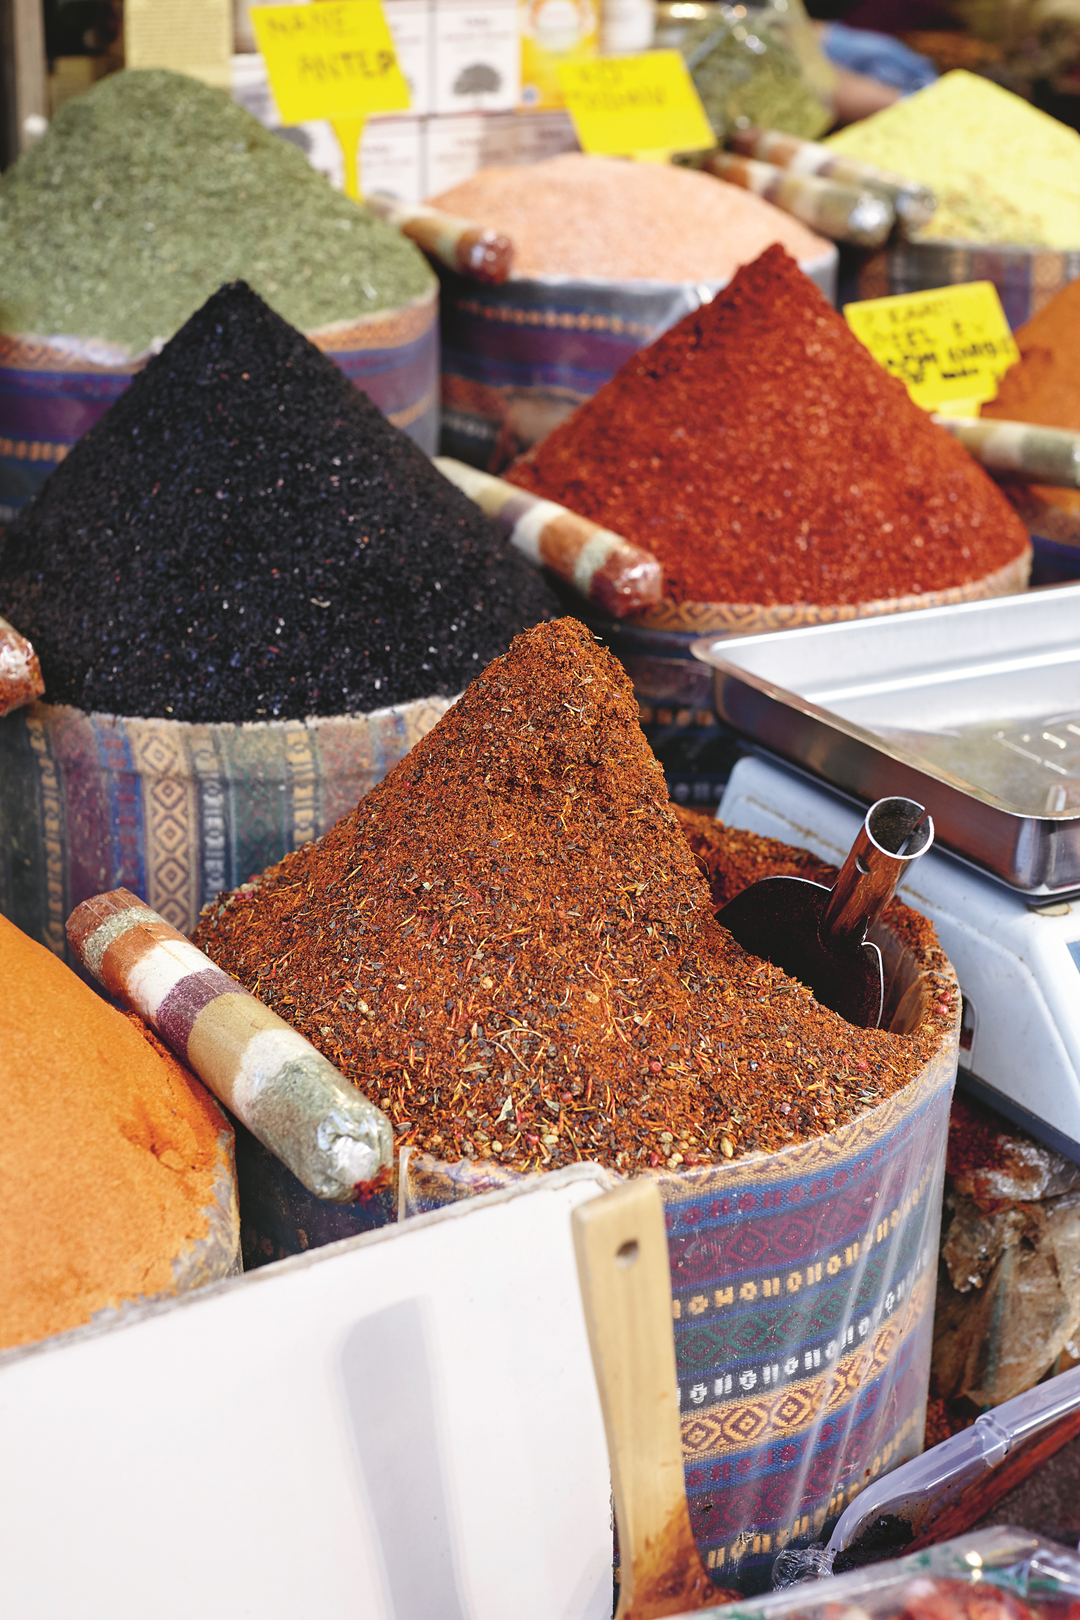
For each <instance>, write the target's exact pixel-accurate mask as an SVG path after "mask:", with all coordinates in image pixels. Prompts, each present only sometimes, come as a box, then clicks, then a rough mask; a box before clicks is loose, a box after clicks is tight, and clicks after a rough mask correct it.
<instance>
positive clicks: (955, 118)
mask: <svg viewBox="0 0 1080 1620" xmlns="http://www.w3.org/2000/svg"><path fill="white" fill-rule="evenodd" d="M826 144H827V145H829V146H832V147H835V148H836V150H837V151H838V152H843V153H844V154H845V156H847V157H852V158H859V159H861V160H862V161H863V162H866V163H875V164H877V166H878V167H879V168H882V169H891V170H892V171H893V172H894V173H896V174H903V175H908V176H910V177H911V179H913V180H919V181H921V182H922V184H923V185H926V186H929V187H930V189H931V190H932V191H933V192H934V193H935V194H936V196H937V200H938V208H937V212H936V213H935V215H934V217H933V219H932V220H931V221H930V223H929V225H927V226H926V227H925V229H924V230H922V231H920V232H919V233H918V235H919V237H935V238H942V237H943V238H946V239H949V240H959V241H964V242H1012V243H1016V244H1018V245H1020V246H1025V247H1050V248H1080V186H1078V185H1077V179H1076V177H1077V173H1078V172H1080V134H1077V132H1076V130H1074V129H1070V128H1069V127H1068V126H1067V125H1066V124H1061V123H1059V122H1058V120H1057V119H1056V118H1051V117H1050V115H1049V114H1048V113H1044V112H1039V110H1038V109H1037V108H1036V107H1032V106H1031V104H1030V103H1029V102H1027V101H1024V100H1023V99H1022V98H1021V97H1020V96H1015V95H1013V93H1012V91H1011V90H1004V89H1002V87H1001V86H1000V85H997V84H993V83H992V82H991V81H990V80H989V79H983V78H980V77H978V76H977V75H976V74H974V73H965V72H963V71H962V70H958V71H957V72H955V73H946V74H945V76H944V78H941V79H938V81H937V83H936V84H931V85H927V87H926V89H925V90H918V91H916V93H915V94H914V95H913V96H907V97H905V98H904V100H902V101H898V102H896V103H895V104H894V105H893V106H891V107H886V108H885V110H884V111H883V112H879V113H875V114H874V115H873V117H871V118H866V119H863V121H862V122H861V123H857V124H851V125H849V126H848V128H847V129H842V130H840V131H839V132H838V133H837V134H836V135H830V136H829V138H828V141H827V143H826Z"/></svg>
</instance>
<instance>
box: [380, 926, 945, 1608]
mask: <svg viewBox="0 0 1080 1620" xmlns="http://www.w3.org/2000/svg"><path fill="white" fill-rule="evenodd" d="M875 937H876V938H877V939H878V941H879V943H880V944H881V946H882V950H883V956H884V960H885V970H886V982H887V985H888V990H887V1002H886V1010H885V1017H884V1020H883V1022H884V1024H885V1026H886V1027H887V1028H890V1029H892V1030H894V1031H897V1032H903V1031H906V1030H909V1029H912V1028H914V1027H916V1026H917V1025H918V1023H919V1021H920V1019H921V1017H922V1006H923V1000H922V998H923V997H924V996H925V995H927V994H933V995H934V996H935V997H937V996H939V995H940V994H941V992H942V989H943V988H944V986H943V985H942V984H941V982H940V980H937V979H931V977H930V976H929V975H927V974H926V973H925V972H924V971H923V968H922V966H921V964H920V963H919V962H918V961H917V959H916V958H915V957H914V954H913V953H912V952H911V951H910V950H908V949H907V948H905V947H902V946H901V945H900V943H899V941H898V939H897V937H896V936H895V935H893V934H892V933H891V931H890V930H888V929H887V928H879V930H878V931H877V932H876V936H875ZM947 983H948V987H949V988H950V989H951V991H952V994H953V995H954V996H956V989H955V980H954V979H953V977H952V975H951V973H950V974H949V976H948V981H947ZM956 999H957V1004H959V998H958V997H956ZM956 1058H957V1031H956V1030H955V1028H954V1030H953V1032H952V1034H951V1036H950V1037H949V1038H948V1039H947V1040H945V1041H943V1042H942V1045H941V1047H940V1048H939V1050H938V1052H937V1053H936V1054H935V1056H934V1057H933V1058H932V1059H931V1060H930V1061H929V1062H928V1063H927V1064H926V1066H925V1068H924V1069H923V1071H922V1073H921V1074H920V1075H918V1076H917V1078H916V1079H914V1080H913V1081H912V1082H911V1083H910V1084H909V1085H907V1086H906V1087H905V1088H904V1089H903V1090H902V1091H900V1092H898V1093H897V1094H896V1095H895V1096H894V1097H892V1098H890V1099H889V1100H888V1101H886V1102H884V1103H881V1104H879V1105H878V1106H877V1107H875V1108H871V1109H868V1111H867V1112H866V1113H865V1114H864V1115H862V1116H861V1118H859V1119H858V1120H856V1121H854V1122H853V1123H852V1124H850V1125H847V1126H844V1127H842V1128H841V1129H838V1130H836V1131H834V1132H832V1133H831V1134H829V1135H826V1136H821V1137H817V1138H814V1139H812V1140H811V1141H809V1142H801V1143H797V1144H794V1145H793V1146H791V1147H789V1148H786V1149H784V1150H782V1151H781V1152H779V1153H773V1154H764V1153H761V1154H748V1155H747V1156H746V1157H745V1158H743V1159H738V1160H734V1161H732V1162H731V1163H730V1164H724V1165H707V1166H701V1167H698V1168H695V1169H687V1170H681V1171H675V1172H661V1173H659V1174H658V1177H657V1179H658V1181H659V1183H660V1190H661V1194H662V1196H663V1199H664V1205H665V1213H666V1218H667V1225H668V1247H669V1254H670V1260H671V1281H672V1296H673V1312H674V1333H675V1349H676V1363H677V1370H678V1378H679V1403H680V1410H681V1413H682V1432H683V1456H684V1464H685V1471H686V1489H687V1497H688V1499H689V1506H690V1518H691V1523H692V1525H693V1528H694V1534H695V1537H696V1539H697V1543H698V1547H699V1549H700V1551H701V1555H702V1558H703V1560H704V1562H705V1565H706V1568H707V1569H708V1570H709V1573H710V1574H711V1575H712V1577H713V1579H714V1580H715V1581H716V1583H717V1584H718V1585H720V1586H724V1587H728V1588H736V1589H738V1590H741V1591H743V1592H753V1591H760V1590H762V1589H764V1588H767V1587H768V1585H769V1583H770V1580H771V1577H772V1568H773V1563H774V1561H775V1558H776V1555H777V1553H778V1552H780V1551H782V1550H783V1549H784V1548H786V1547H789V1546H793V1547H797V1548H806V1547H808V1546H810V1545H812V1544H813V1543H814V1542H818V1541H821V1540H822V1539H823V1537H824V1536H827V1535H828V1534H829V1532H830V1530H831V1529H832V1526H833V1524H835V1522H836V1520H837V1518H838V1516H839V1515H840V1514H841V1513H842V1512H843V1511H844V1509H845V1508H846V1507H847V1506H848V1504H849V1503H850V1502H852V1501H853V1500H854V1498H855V1497H856V1496H857V1495H858V1493H859V1492H860V1491H862V1490H863V1489H865V1487H866V1486H867V1485H868V1484H869V1482H870V1481H871V1480H873V1479H875V1478H877V1476H878V1475H879V1474H882V1473H884V1472H886V1471H888V1470H889V1469H891V1468H895V1467H897V1466H898V1465H899V1464H900V1463H903V1462H905V1461H907V1460H908V1459H909V1458H911V1457H914V1456H916V1455H917V1454H918V1453H919V1452H920V1451H921V1450H922V1444H923V1428H924V1423H925V1416H926V1400H927V1387H928V1381H929V1373H930V1342H931V1329H932V1322H933V1302H934V1279H935V1272H936V1266H937V1252H938V1232H939V1222H940V1210H941V1188H942V1181H943V1177H944V1170H945V1147H946V1137H947V1128H948V1116H949V1102H950V1098H951V1094H952V1086H953V1080H954V1078H955V1073H956ZM401 1160H402V1162H401V1163H400V1166H399V1181H398V1213H399V1218H400V1219H404V1218H406V1217H408V1216H410V1215H415V1214H422V1213H425V1212H426V1211H428V1210H431V1209H436V1208H438V1207H440V1206H441V1205H443V1204H446V1203H452V1202H456V1201H458V1200H459V1199H462V1198H467V1197H470V1196H472V1195H474V1194H475V1193H478V1192H488V1191H491V1190H492V1189H493V1188H494V1187H496V1186H502V1185H505V1184H506V1182H507V1181H508V1180H510V1179H512V1178H513V1172H511V1171H507V1170H503V1169H502V1168H501V1167H499V1166H497V1165H494V1164H492V1163H491V1162H490V1161H483V1162H481V1163H479V1164H478V1163H471V1162H467V1161H466V1162H462V1163H459V1164H443V1163H440V1162H439V1161H437V1160H435V1159H433V1158H431V1157H430V1156H428V1155H426V1154H422V1153H410V1154H408V1155H406V1154H402V1156H401Z"/></svg>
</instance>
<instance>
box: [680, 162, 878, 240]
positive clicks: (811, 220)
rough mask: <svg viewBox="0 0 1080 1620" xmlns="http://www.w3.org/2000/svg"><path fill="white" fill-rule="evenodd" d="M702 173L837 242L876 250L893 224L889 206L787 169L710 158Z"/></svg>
mask: <svg viewBox="0 0 1080 1620" xmlns="http://www.w3.org/2000/svg"><path fill="white" fill-rule="evenodd" d="M704 167H705V168H706V169H707V170H708V172H709V173H710V174H715V175H716V176H717V178H718V179H720V180H727V181H730V183H731V184H732V185H735V186H742V188H743V190H744V191H753V192H754V193H756V195H757V196H759V197H764V198H765V199H766V201H767V202H771V203H772V204H774V206H775V207H777V208H782V209H783V210H784V212H785V213H786V214H792V215H793V216H794V217H795V218H796V219H801V220H802V222H803V224H804V225H809V226H810V227H811V228H812V229H813V230H815V231H820V232H821V234H822V235H823V236H831V237H832V238H833V240H834V241H836V242H853V243H854V244H855V245H856V246H857V247H867V248H870V247H880V246H881V244H882V242H884V241H885V240H886V239H887V238H888V235H889V232H890V231H891V230H892V228H893V226H894V225H895V224H896V215H895V213H894V212H893V207H892V204H891V203H888V202H886V201H885V199H884V197H878V196H875V195H874V194H873V192H870V191H865V190H862V191H860V190H859V189H858V188H857V187H855V186H844V185H838V184H837V183H836V181H834V180H820V179H818V178H817V177H816V176H815V175H807V174H794V173H792V171H791V170H790V169H778V168H777V167H776V165H775V164H773V163H759V162H757V161H756V159H754V158H747V157H738V156H736V154H735V153H734V152H710V153H709V155H708V157H707V158H706V159H705V163H704Z"/></svg>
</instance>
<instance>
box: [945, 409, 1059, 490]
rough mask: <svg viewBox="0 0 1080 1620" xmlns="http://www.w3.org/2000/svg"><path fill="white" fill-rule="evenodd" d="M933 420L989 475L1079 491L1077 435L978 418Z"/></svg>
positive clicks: (1024, 424)
mask: <svg viewBox="0 0 1080 1620" xmlns="http://www.w3.org/2000/svg"><path fill="white" fill-rule="evenodd" d="M933 420H934V421H935V422H936V423H937V425H938V427H943V428H944V429H945V431H946V433H951V434H952V436H953V438H954V439H959V441H960V443H961V444H962V445H963V446H964V449H965V450H968V451H970V453H971V454H972V455H973V456H974V457H975V460H976V461H979V462H981V463H982V465H983V466H984V467H985V468H986V469H987V470H988V471H989V472H1003V473H1012V475H1013V477H1014V478H1021V479H1024V480H1025V481H1030V482H1031V483H1034V484H1057V485H1058V486H1059V487H1060V488H1062V489H1080V433H1070V432H1069V430H1068V429H1067V428H1052V427H1040V426H1039V424H1038V423H1036V422H1006V421H996V420H994V419H993V418H992V417H982V416H935V417H934V418H933Z"/></svg>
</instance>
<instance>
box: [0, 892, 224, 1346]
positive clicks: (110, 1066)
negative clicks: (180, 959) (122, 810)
mask: <svg viewBox="0 0 1080 1620" xmlns="http://www.w3.org/2000/svg"><path fill="white" fill-rule="evenodd" d="M0 977H2V979H3V985H4V994H3V997H2V998H0V1052H2V1053H3V1063H2V1071H3V1073H2V1098H3V1130H2V1131H0V1220H2V1223H3V1233H4V1241H3V1243H2V1244H0V1301H2V1302H3V1309H2V1310H0V1348H2V1349H7V1348H9V1347H11V1346H12V1345H17V1344H27V1343H29V1342H30V1341H31V1340H34V1339H41V1338H44V1337H45V1336H46V1335H48V1334H52V1333H63V1332H64V1331H66V1330H67V1329H69V1328H74V1327H78V1326H80V1325H81V1324H82V1323H84V1322H89V1321H90V1320H91V1318H92V1317H94V1316H96V1315H97V1314H98V1313H99V1312H101V1311H105V1310H109V1309H111V1308H115V1307H117V1306H121V1305H124V1304H127V1303H130V1302H133V1301H137V1300H140V1299H147V1298H154V1297H157V1296H160V1295H163V1294H174V1293H176V1292H177V1290H178V1289H179V1288H185V1289H186V1288H190V1287H193V1286H195V1285H197V1284H200V1283H204V1282H212V1281H215V1280H216V1279H217V1278H220V1277H222V1276H227V1275H228V1274H229V1273H230V1271H232V1270H234V1269H236V1267H237V1249H238V1243H239V1223H238V1217H237V1209H236V1183H235V1172H234V1169H233V1133H232V1130H231V1129H230V1127H229V1125H228V1124H227V1123H226V1121H225V1118H224V1116H223V1114H222V1113H221V1110H220V1109H219V1108H218V1106H217V1104H216V1103H215V1102H214V1099H213V1098H212V1097H211V1096H210V1094H209V1093H208V1092H207V1091H206V1090H204V1088H203V1086H202V1085H201V1084H200V1083H199V1081H198V1080H196V1079H195V1077H194V1075H192V1074H190V1073H189V1072H188V1070H187V1069H185V1068H184V1067H183V1066H182V1065H181V1064H179V1063H178V1062H177V1061H176V1059H175V1058H174V1057H173V1056H172V1054H171V1053H170V1052H168V1051H167V1050H166V1048H165V1047H163V1046H162V1045H161V1044H160V1043H159V1042H158V1041H157V1040H156V1039H155V1038H154V1037H153V1036H152V1035H151V1034H150V1032H149V1031H148V1030H147V1028H146V1025H145V1024H144V1023H143V1022H142V1020H141V1019H140V1018H125V1017H124V1015H123V1014H122V1013H119V1012H117V1011H116V1010H115V1008H113V1007H110V1006H109V1005H108V1004H107V1003H106V1002H105V1001H103V1000H102V999H101V998H100V997H99V996H97V995H95V994H94V992H93V990H91V989H90V988H89V987H88V986H87V985H85V984H83V982H82V981H81V979H79V978H77V977H76V975H75V974H74V973H72V971H71V969H70V968H67V967H65V966H64V965H63V963H62V962H61V961H59V959H58V958H57V957H55V956H54V955H53V954H52V952H51V951H47V950H45V949H44V947H43V946H41V945H38V944H36V943H35V942H34V941H33V940H31V939H28V938H27V937H26V935H25V934H23V933H21V932H20V930H19V929H18V928H16V927H15V926H14V924H13V923H10V922H8V921H7V920H6V919H5V918H3V917H0Z"/></svg>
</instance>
